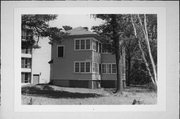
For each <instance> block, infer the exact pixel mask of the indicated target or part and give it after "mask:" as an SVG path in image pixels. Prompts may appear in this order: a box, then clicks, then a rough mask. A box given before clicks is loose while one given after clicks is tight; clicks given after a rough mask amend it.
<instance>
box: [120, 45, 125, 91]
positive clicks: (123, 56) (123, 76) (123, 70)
mask: <svg viewBox="0 0 180 119" xmlns="http://www.w3.org/2000/svg"><path fill="white" fill-rule="evenodd" d="M121 72H122V81H123V88H125V87H126V53H125V47H124V46H122V71H121Z"/></svg>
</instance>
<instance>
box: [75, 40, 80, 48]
mask: <svg viewBox="0 0 180 119" xmlns="http://www.w3.org/2000/svg"><path fill="white" fill-rule="evenodd" d="M75 43H76V46H75V47H76V49H77V50H79V49H80V40H75Z"/></svg>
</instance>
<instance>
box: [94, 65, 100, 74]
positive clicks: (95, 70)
mask: <svg viewBox="0 0 180 119" xmlns="http://www.w3.org/2000/svg"><path fill="white" fill-rule="evenodd" d="M93 72H94V73H99V64H98V63H96V62H93Z"/></svg>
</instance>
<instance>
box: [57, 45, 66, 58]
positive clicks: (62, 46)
mask: <svg viewBox="0 0 180 119" xmlns="http://www.w3.org/2000/svg"><path fill="white" fill-rule="evenodd" d="M59 47H63V57H59V56H58V54H59V50H58V48H59ZM57 57H58V58H64V57H65V46H64V45H57Z"/></svg>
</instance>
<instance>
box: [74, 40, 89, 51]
mask: <svg viewBox="0 0 180 119" xmlns="http://www.w3.org/2000/svg"><path fill="white" fill-rule="evenodd" d="M90 48H91V40H90V39H80V40H75V50H89V49H90Z"/></svg>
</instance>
